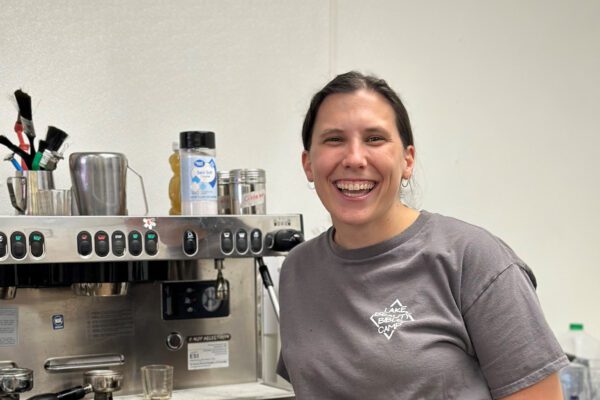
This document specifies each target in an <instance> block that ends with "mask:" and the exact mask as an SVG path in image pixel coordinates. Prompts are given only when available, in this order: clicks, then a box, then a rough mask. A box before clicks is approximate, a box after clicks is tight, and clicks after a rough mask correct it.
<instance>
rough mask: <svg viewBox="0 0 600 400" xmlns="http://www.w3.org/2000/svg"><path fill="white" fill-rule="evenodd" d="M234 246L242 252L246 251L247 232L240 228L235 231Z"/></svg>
mask: <svg viewBox="0 0 600 400" xmlns="http://www.w3.org/2000/svg"><path fill="white" fill-rule="evenodd" d="M235 248H236V249H237V251H238V253H242V254H243V253H245V252H247V251H248V232H246V231H245V230H243V229H240V230H239V231H237V232H236V233H235Z"/></svg>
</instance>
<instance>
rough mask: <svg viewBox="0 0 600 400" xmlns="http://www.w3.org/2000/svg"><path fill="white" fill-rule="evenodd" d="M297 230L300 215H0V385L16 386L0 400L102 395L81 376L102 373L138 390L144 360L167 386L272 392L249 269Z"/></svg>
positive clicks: (122, 391)
mask: <svg viewBox="0 0 600 400" xmlns="http://www.w3.org/2000/svg"><path fill="white" fill-rule="evenodd" d="M302 231H303V226H302V216H301V215H297V214H290V215H222V216H207V217H195V216H194V217H192V216H158V217H149V216H50V217H48V216H46V217H42V216H14V217H10V216H2V217H0V380H2V379H4V378H5V377H6V376H8V378H7V379H9V381H10V382H18V384H17V385H13V386H10V385H4V382H5V381H4V380H3V381H2V384H1V385H0V398H11V399H16V398H18V397H19V395H21V398H28V397H30V396H34V395H38V394H40V393H56V392H60V391H63V390H65V389H66V388H71V387H75V388H77V387H83V389H85V390H87V392H89V391H92V390H93V391H94V392H96V398H99V397H98V393H97V391H96V389H95V388H91V389H90V387H91V385H89V382H90V379H91V378H89V377H90V376H93V377H94V378H95V377H96V376H100V377H105V375H107V374H109V372H110V373H113V374H116V375H114V376H113V375H111V379H112V381H111V382H113V381H115V379H116V378H115V376H118V377H120V378H119V381H118V387H116V386H115V389H114V390H115V396H121V395H123V396H124V395H130V394H139V393H141V391H142V388H141V377H140V367H141V366H143V365H148V364H169V365H172V366H174V368H175V372H174V376H173V387H174V390H175V391H177V390H184V389H191V388H203V387H216V386H221V385H236V384H248V385H253V384H254V385H257V386H260V385H271V384H272V382H266V381H265V380H264V379H263V343H264V342H263V339H264V338H263V331H262V319H263V310H264V307H271V305H270V302H269V300H268V298H267V297H263V289H262V284H263V283H262V280H261V276H260V274H259V273H258V267H259V265H260V266H261V268H262V267H264V263H263V261H262V260H263V257H265V258H266V257H280V256H285V254H286V253H287V251H289V250H290V249H291V248H292V247H294V245H296V244H297V243H299V242H300V241H302ZM274 305H275V303H274ZM28 371H30V372H31V374H29V373H28ZM98 371H99V372H98ZM103 371H104V372H103ZM107 371H109V372H107ZM86 374H87V375H86ZM15 376H16V377H18V379H17V380H14V379H13V378H15ZM84 376H85V377H86V378H85V380H84ZM10 379H13V380H10ZM85 384H87V386H82V385H85ZM11 387H12V389H11ZM83 389H81V390H83ZM116 390H118V392H116ZM87 392H86V393H87ZM282 393H283V394H282V395H280V396H276V397H277V398H293V393H292V392H291V390H290V389H289V387H288V388H283V389H282ZM83 395H85V393H83ZM258 397H259V396H257V398H258ZM103 398H108V397H103ZM223 398H224V397H223ZM231 398H234V397H231ZM244 398H247V397H244ZM248 398H249V397H248ZM260 398H266V397H260ZM272 398H275V397H272Z"/></svg>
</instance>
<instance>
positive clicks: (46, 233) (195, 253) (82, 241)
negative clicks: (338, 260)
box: [0, 214, 302, 264]
mask: <svg viewBox="0 0 600 400" xmlns="http://www.w3.org/2000/svg"><path fill="white" fill-rule="evenodd" d="M15 227H19V228H18V230H17V229H15ZM282 231H285V232H288V231H289V232H292V231H293V232H300V233H301V232H302V216H301V215H298V214H290V215H219V216H164V217H146V216H110V215H106V216H104V215H99V216H75V215H74V216H68V217H64V218H61V219H60V221H57V220H56V219H53V218H48V217H43V216H27V218H24V217H22V216H14V217H13V216H0V232H1V233H2V234H3V236H0V264H11V263H15V262H17V263H30V264H37V263H77V262H83V261H85V262H94V261H98V262H110V261H146V260H148V261H150V260H152V261H155V260H165V261H170V260H190V259H194V260H195V259H222V258H251V257H269V256H280V255H284V254H285V252H287V251H289V249H290V248H291V247H292V246H291V244H292V242H293V244H294V245H295V244H296V242H295V241H286V240H278V238H279V239H281V238H282V237H283V236H285V235H282V234H281V232H282ZM288 236H289V235H288ZM279 242H286V243H288V242H289V244H290V245H289V246H288V245H286V246H276V245H275V244H276V243H279Z"/></svg>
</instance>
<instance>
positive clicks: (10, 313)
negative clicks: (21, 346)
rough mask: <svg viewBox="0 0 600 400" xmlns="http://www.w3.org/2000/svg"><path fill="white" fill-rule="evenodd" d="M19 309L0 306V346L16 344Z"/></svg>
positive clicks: (17, 340) (17, 339) (17, 341)
mask: <svg viewBox="0 0 600 400" xmlns="http://www.w3.org/2000/svg"><path fill="white" fill-rule="evenodd" d="M18 317H19V310H18V309H17V308H9V307H2V308H0V347H8V346H16V345H17V344H18V343H19V338H18V336H17V328H18V320H19V318H18Z"/></svg>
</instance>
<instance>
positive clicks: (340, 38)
mask: <svg viewBox="0 0 600 400" xmlns="http://www.w3.org/2000/svg"><path fill="white" fill-rule="evenodd" d="M337 15H338V18H337V30H336V38H337V39H336V41H335V42H336V43H337V51H336V54H337V57H336V58H335V59H336V64H337V65H336V67H335V70H336V71H338V72H341V71H346V70H348V69H353V68H356V69H360V70H363V71H367V72H375V73H377V74H380V75H381V76H382V77H384V78H386V79H387V80H388V81H390V83H391V84H392V85H393V86H394V87H395V88H396V89H397V90H398V91H399V92H400V93H401V95H402V96H403V98H404V100H405V101H406V105H407V108H408V110H409V113H410V115H411V118H412V123H413V128H414V134H415V141H416V145H417V158H418V160H419V169H418V170H417V174H416V180H417V182H418V183H419V185H420V189H421V194H420V202H421V206H422V207H423V208H425V209H428V210H431V211H436V212H440V213H443V214H447V215H452V216H455V217H459V218H461V219H464V220H467V221H469V222H472V223H475V224H478V225H481V226H484V227H486V228H487V229H489V230H491V231H492V232H494V233H495V234H497V235H499V236H500V237H502V238H503V239H504V240H505V241H507V242H508V243H509V244H510V245H511V246H512V247H513V248H514V249H515V250H516V251H517V252H518V253H519V255H521V257H522V258H523V259H524V260H525V261H526V262H527V263H528V264H529V265H530V266H531V267H532V269H533V270H534V272H535V274H536V276H537V278H538V284H539V288H538V294H539V297H540V300H541V302H542V305H543V307H544V309H545V312H546V316H547V318H548V320H549V322H550V324H551V326H552V327H553V329H554V330H555V332H556V333H557V334H560V333H561V332H562V331H565V330H566V329H567V328H568V324H569V322H574V321H581V322H584V323H585V325H586V330H590V331H591V333H593V334H594V335H595V336H597V337H599V338H600V313H598V311H597V306H598V304H599V303H600V294H599V293H600V291H599V290H598V285H599V282H600V272H599V270H600V245H599V244H598V243H599V241H600V234H599V233H598V227H599V226H600V214H599V213H598V212H597V210H596V207H598V206H600V187H599V185H598V183H600V157H598V148H600V128H599V127H598V122H597V117H598V115H599V114H600V24H599V23H598V21H600V2H598V1H575V2H565V1H563V2H561V1H554V2H549V1H532V0H528V1H519V0H508V1H494V2H492V1H476V0H460V1H451V2H445V1H434V2H432V1H392V0H390V1H378V2H377V7H365V2H362V1H358V0H349V1H346V0H345V1H340V2H338V4H337Z"/></svg>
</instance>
